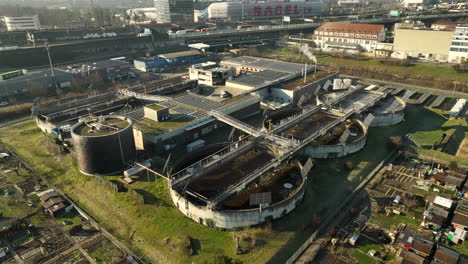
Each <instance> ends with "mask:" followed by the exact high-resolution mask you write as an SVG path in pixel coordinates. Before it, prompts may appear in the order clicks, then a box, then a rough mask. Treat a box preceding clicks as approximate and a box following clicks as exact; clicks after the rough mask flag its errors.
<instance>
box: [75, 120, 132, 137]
mask: <svg viewBox="0 0 468 264" xmlns="http://www.w3.org/2000/svg"><path fill="white" fill-rule="evenodd" d="M129 125H130V122H129V121H128V120H126V119H122V118H114V117H104V119H103V120H93V121H90V122H82V123H79V124H77V126H76V127H74V129H73V132H74V133H76V134H77V135H81V136H87V137H89V136H92V137H96V136H104V135H110V134H114V133H115V132H117V131H120V130H122V129H124V128H126V127H128V126H129Z"/></svg>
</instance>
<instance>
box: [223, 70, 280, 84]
mask: <svg viewBox="0 0 468 264" xmlns="http://www.w3.org/2000/svg"><path fill="white" fill-rule="evenodd" d="M287 76H289V74H287V73H284V72H278V71H272V70H264V71H261V72H253V73H248V74H244V75H242V76H240V77H238V78H235V79H232V80H231V81H229V82H230V83H233V84H240V85H246V86H250V87H252V88H254V87H258V86H261V85H268V84H271V83H273V82H275V81H279V80H282V79H284V78H285V77H287Z"/></svg>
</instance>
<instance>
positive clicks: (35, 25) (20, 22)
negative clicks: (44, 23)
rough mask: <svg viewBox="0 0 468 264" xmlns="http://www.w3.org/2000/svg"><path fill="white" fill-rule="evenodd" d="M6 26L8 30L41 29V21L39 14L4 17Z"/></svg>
mask: <svg viewBox="0 0 468 264" xmlns="http://www.w3.org/2000/svg"><path fill="white" fill-rule="evenodd" d="M3 20H4V22H5V26H6V28H7V30H8V31H25V30H39V29H40V28H41V23H40V22H39V16H37V15H34V16H27V17H26V16H24V17H12V16H5V17H3Z"/></svg>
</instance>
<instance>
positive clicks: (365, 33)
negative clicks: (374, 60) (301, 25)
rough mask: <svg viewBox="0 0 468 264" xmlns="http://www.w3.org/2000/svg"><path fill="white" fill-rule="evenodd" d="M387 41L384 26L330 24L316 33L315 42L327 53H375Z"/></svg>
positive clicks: (324, 25)
mask: <svg viewBox="0 0 468 264" xmlns="http://www.w3.org/2000/svg"><path fill="white" fill-rule="evenodd" d="M382 41H385V28H384V26H383V25H373V24H352V23H333V22H328V23H324V24H323V25H321V26H320V27H319V28H317V29H316V30H315V32H314V42H315V44H316V45H317V47H318V48H320V49H322V50H323V51H325V52H345V53H359V52H362V51H364V52H373V51H374V50H375V49H376V48H377V44H378V43H379V42H382Z"/></svg>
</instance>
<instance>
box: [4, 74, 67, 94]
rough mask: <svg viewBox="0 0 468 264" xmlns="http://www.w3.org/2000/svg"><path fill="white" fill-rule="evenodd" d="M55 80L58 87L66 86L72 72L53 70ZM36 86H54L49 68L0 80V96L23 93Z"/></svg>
mask: <svg viewBox="0 0 468 264" xmlns="http://www.w3.org/2000/svg"><path fill="white" fill-rule="evenodd" d="M54 74H55V81H56V82H57V86H58V87H59V88H66V87H69V86H70V85H71V82H72V80H73V74H71V73H68V72H63V71H61V70H58V69H56V70H55V71H54ZM36 88H54V89H55V84H54V78H53V77H52V73H51V71H50V70H46V69H43V70H40V71H34V72H27V73H25V74H24V75H22V76H18V77H15V78H12V79H8V80H4V81H3V80H0V96H10V95H16V94H24V93H27V92H30V91H31V90H32V89H36Z"/></svg>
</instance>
